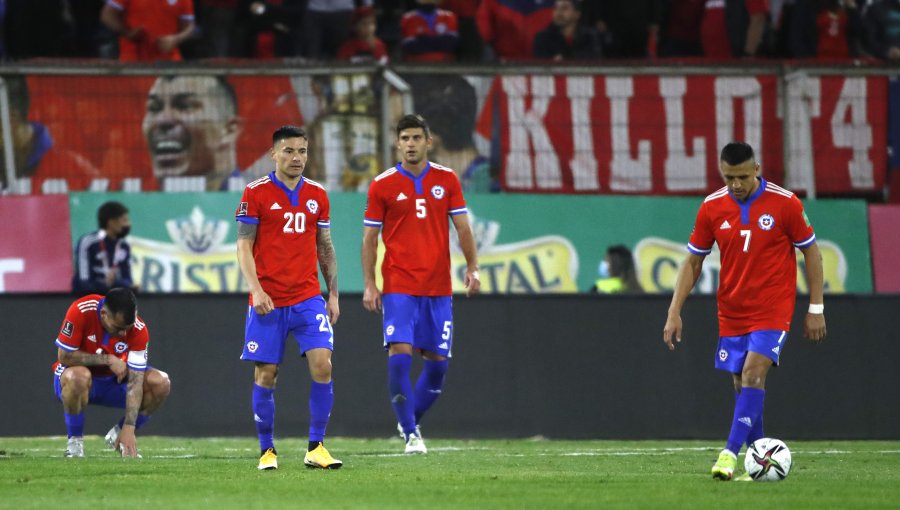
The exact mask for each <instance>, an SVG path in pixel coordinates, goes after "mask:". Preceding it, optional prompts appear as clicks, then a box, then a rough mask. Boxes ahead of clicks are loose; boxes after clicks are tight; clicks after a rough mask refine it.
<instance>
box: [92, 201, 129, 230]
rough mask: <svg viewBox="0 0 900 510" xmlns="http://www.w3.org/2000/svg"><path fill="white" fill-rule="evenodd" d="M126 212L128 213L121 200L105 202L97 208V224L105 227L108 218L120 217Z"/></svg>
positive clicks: (108, 220)
mask: <svg viewBox="0 0 900 510" xmlns="http://www.w3.org/2000/svg"><path fill="white" fill-rule="evenodd" d="M126 214H128V208H127V207H125V206H124V205H123V204H122V203H121V202H115V201H110V202H106V203H105V204H103V205H101V206H100V209H97V225H99V226H100V228H106V225H107V224H108V223H109V222H110V220H114V219H116V218H121V217H122V216H124V215H126Z"/></svg>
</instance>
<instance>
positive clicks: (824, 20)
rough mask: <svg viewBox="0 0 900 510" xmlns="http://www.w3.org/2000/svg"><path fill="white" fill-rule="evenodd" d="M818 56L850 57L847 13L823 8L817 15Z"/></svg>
mask: <svg viewBox="0 0 900 510" xmlns="http://www.w3.org/2000/svg"><path fill="white" fill-rule="evenodd" d="M816 28H817V31H816V32H817V34H818V41H817V44H816V57H817V58H850V48H849V47H848V46H847V37H848V36H847V13H846V12H845V11H838V12H831V11H829V10H828V9H824V10H822V12H820V13H819V15H818V16H816Z"/></svg>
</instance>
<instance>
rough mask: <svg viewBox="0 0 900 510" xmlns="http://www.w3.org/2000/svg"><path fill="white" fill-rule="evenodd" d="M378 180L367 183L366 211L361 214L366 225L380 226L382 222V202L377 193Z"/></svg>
mask: <svg viewBox="0 0 900 510" xmlns="http://www.w3.org/2000/svg"><path fill="white" fill-rule="evenodd" d="M378 187H379V184H378V181H372V184H370V185H369V194H368V196H367V198H366V211H365V213H363V214H364V216H363V225H365V226H367V227H375V228H381V225H382V224H384V203H383V202H382V201H381V198H380V197H379V195H378Z"/></svg>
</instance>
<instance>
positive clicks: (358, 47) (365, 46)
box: [337, 37, 388, 64]
mask: <svg viewBox="0 0 900 510" xmlns="http://www.w3.org/2000/svg"><path fill="white" fill-rule="evenodd" d="M337 58H338V60H344V61H347V62H353V63H367V62H377V63H379V64H387V63H388V51H387V46H385V45H384V42H383V41H382V40H381V39H379V38H377V37H376V38H375V42H374V43H373V44H372V46H369V43H368V42H366V41H365V40H363V39H359V38H353V39H350V40H349V41H347V42H345V43H344V44H342V45H341V47H340V49H338V53H337Z"/></svg>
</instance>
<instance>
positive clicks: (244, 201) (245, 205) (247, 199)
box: [234, 186, 259, 225]
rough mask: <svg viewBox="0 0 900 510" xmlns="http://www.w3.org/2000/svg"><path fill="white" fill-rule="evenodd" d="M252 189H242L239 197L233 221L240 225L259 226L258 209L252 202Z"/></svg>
mask: <svg viewBox="0 0 900 510" xmlns="http://www.w3.org/2000/svg"><path fill="white" fill-rule="evenodd" d="M253 198H254V193H253V188H251V187H249V186H247V187H246V188H244V194H243V196H241V202H240V203H239V204H238V207H237V210H236V211H235V212H234V219H236V220H237V221H240V222H241V223H249V224H251V225H259V207H257V204H256V202H255V201H254V200H253Z"/></svg>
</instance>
